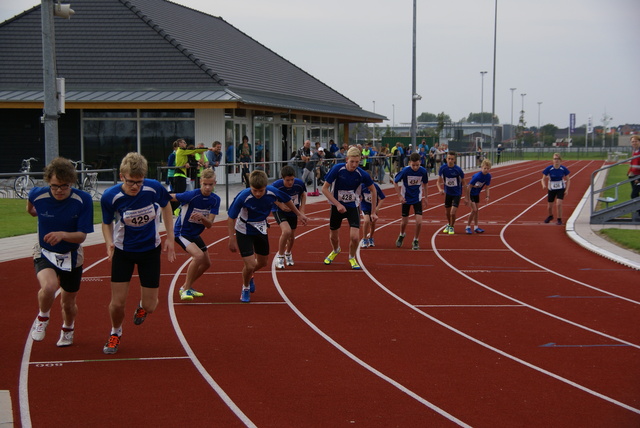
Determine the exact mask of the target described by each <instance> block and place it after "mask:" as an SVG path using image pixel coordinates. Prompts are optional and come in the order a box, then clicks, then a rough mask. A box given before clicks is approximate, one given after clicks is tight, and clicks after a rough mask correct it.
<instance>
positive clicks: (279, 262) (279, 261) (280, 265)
mask: <svg viewBox="0 0 640 428" xmlns="http://www.w3.org/2000/svg"><path fill="white" fill-rule="evenodd" d="M276 268H278V269H284V256H276Z"/></svg>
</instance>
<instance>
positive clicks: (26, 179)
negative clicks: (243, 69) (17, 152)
mask: <svg viewBox="0 0 640 428" xmlns="http://www.w3.org/2000/svg"><path fill="white" fill-rule="evenodd" d="M37 161H38V159H36V158H29V159H22V166H21V167H20V172H21V173H22V174H24V175H20V176H19V177H16V179H15V181H14V182H13V189H14V190H15V191H16V195H18V197H19V198H21V199H27V198H28V197H29V192H30V191H31V189H33V188H34V187H36V183H35V181H33V179H32V178H31V176H30V175H29V173H30V172H31V162H37Z"/></svg>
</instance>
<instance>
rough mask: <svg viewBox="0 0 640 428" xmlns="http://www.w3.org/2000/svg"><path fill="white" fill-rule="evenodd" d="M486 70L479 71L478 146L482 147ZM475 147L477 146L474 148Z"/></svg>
mask: <svg viewBox="0 0 640 428" xmlns="http://www.w3.org/2000/svg"><path fill="white" fill-rule="evenodd" d="M485 74H487V72H486V71H481V72H480V76H481V82H482V83H481V84H480V148H482V142H483V141H484V75H485ZM476 149H477V148H476Z"/></svg>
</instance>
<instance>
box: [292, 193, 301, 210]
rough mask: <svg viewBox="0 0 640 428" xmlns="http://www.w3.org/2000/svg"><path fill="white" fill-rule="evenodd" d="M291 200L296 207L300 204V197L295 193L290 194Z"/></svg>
mask: <svg viewBox="0 0 640 428" xmlns="http://www.w3.org/2000/svg"><path fill="white" fill-rule="evenodd" d="M291 202H293V205H295V206H296V207H298V206H299V205H300V199H299V197H298V195H297V194H296V195H293V196H291Z"/></svg>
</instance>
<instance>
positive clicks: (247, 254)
mask: <svg viewBox="0 0 640 428" xmlns="http://www.w3.org/2000/svg"><path fill="white" fill-rule="evenodd" d="M276 202H281V203H283V204H284V205H286V207H287V208H289V210H291V211H292V212H293V213H294V214H295V215H296V216H297V217H299V219H300V221H301V222H302V224H303V225H304V224H307V216H306V215H304V213H301V212H300V211H298V208H296V206H295V205H294V203H293V202H292V201H291V197H289V195H287V194H286V193H284V192H282V191H280V190H278V189H276V188H275V187H273V186H268V185H267V174H265V172H264V171H261V170H254V171H253V172H252V173H251V174H249V188H247V189H244V190H243V191H241V192H240V193H238V195H237V196H236V197H235V199H234V200H233V202H232V203H231V206H230V207H229V210H228V211H227V214H228V216H229V218H228V220H227V226H228V229H229V250H230V251H231V252H232V253H235V252H236V251H240V256H242V261H243V262H244V266H243V268H242V293H241V294H240V301H241V302H245V303H248V302H249V301H250V300H251V295H250V293H253V292H255V289H256V286H255V283H254V281H253V274H254V273H255V272H256V271H257V270H258V269H260V268H262V267H264V266H266V265H267V260H268V259H269V237H268V236H267V231H268V227H269V226H268V224H267V217H268V216H269V213H271V210H272V208H273V206H274V204H275V203H276Z"/></svg>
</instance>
